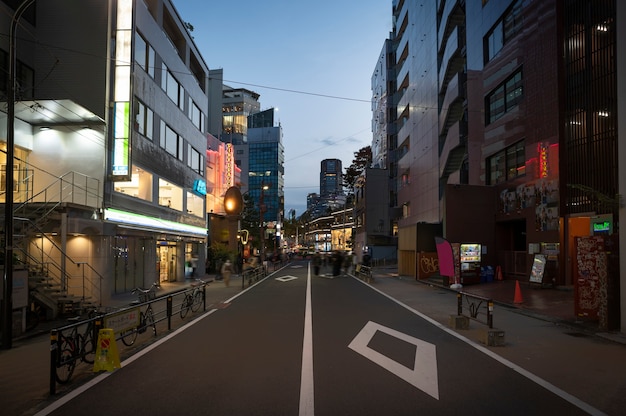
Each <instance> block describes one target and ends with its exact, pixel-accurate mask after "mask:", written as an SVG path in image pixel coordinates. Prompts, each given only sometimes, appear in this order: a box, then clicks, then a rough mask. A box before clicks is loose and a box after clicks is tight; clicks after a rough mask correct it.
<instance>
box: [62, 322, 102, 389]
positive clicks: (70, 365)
mask: <svg viewBox="0 0 626 416" xmlns="http://www.w3.org/2000/svg"><path fill="white" fill-rule="evenodd" d="M79 320H80V316H75V317H72V318H68V321H69V322H78V321H79ZM95 321H96V311H95V310H92V311H90V312H89V321H88V322H87V326H86V328H85V331H84V332H82V333H80V332H79V331H78V328H79V327H81V326H82V325H79V324H76V325H74V326H73V327H72V329H71V332H70V334H69V335H63V333H59V343H58V345H59V351H60V353H59V354H58V356H57V359H58V361H57V368H56V373H55V378H56V380H57V382H58V383H60V384H65V383H67V382H68V381H69V380H70V378H71V377H72V374H73V373H74V368H75V367H76V363H77V361H78V360H81V361H82V362H84V363H87V364H93V363H94V358H95V354H96V340H95V339H94V337H95V334H94V332H95Z"/></svg>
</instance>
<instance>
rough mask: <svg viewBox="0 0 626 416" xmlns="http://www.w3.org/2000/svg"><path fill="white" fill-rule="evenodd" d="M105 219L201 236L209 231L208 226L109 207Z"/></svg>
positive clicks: (162, 230)
mask: <svg viewBox="0 0 626 416" xmlns="http://www.w3.org/2000/svg"><path fill="white" fill-rule="evenodd" d="M104 219H105V220H107V221H114V222H118V223H121V224H128V225H133V226H137V227H148V228H150V229H151V230H158V231H161V232H169V233H176V232H181V233H187V234H193V235H197V236H201V237H204V236H206V233H207V230H206V228H200V227H196V226H194V225H188V224H183V223H180V222H174V221H167V220H162V219H160V218H155V217H148V216H146V215H139V214H134V213H132V212H126V211H120V210H117V209H111V208H107V209H105V210H104Z"/></svg>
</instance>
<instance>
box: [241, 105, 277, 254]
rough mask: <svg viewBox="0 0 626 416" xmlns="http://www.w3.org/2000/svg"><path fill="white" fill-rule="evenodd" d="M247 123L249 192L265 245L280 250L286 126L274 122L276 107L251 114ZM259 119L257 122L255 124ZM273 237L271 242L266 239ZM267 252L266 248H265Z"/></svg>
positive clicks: (271, 249)
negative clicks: (258, 210)
mask: <svg viewBox="0 0 626 416" xmlns="http://www.w3.org/2000/svg"><path fill="white" fill-rule="evenodd" d="M249 121H250V122H251V124H250V125H249V126H248V146H249V159H248V163H249V170H248V190H247V192H248V195H250V197H252V199H253V200H254V201H257V203H258V206H259V207H260V212H261V222H262V223H263V225H262V227H263V228H264V232H265V240H266V245H267V247H266V249H267V250H270V251H275V250H279V249H280V248H281V247H282V245H281V242H280V228H281V227H282V222H283V216H284V211H285V178H284V175H285V148H284V146H283V129H282V127H281V126H280V124H278V125H275V124H276V123H275V122H274V109H269V110H265V111H263V112H261V113H259V114H258V115H255V116H254V117H250V118H249ZM255 123H256V124H255ZM268 239H271V241H272V242H271V243H267V240H268ZM266 252H267V251H266Z"/></svg>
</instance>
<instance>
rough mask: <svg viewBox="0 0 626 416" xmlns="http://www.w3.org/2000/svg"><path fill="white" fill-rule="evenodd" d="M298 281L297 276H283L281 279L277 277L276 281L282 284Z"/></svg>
mask: <svg viewBox="0 0 626 416" xmlns="http://www.w3.org/2000/svg"><path fill="white" fill-rule="evenodd" d="M294 279H297V277H296V276H281V277H277V278H276V280H279V281H281V282H288V281H290V280H294Z"/></svg>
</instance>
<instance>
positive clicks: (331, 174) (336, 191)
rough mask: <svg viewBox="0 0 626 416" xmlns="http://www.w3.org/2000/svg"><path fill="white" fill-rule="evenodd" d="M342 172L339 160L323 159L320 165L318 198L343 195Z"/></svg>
mask: <svg viewBox="0 0 626 416" xmlns="http://www.w3.org/2000/svg"><path fill="white" fill-rule="evenodd" d="M342 175H343V170H342V167H341V160H339V159H324V160H322V162H321V163H320V197H321V198H332V197H334V196H338V195H343V182H342V178H343V176H342Z"/></svg>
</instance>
